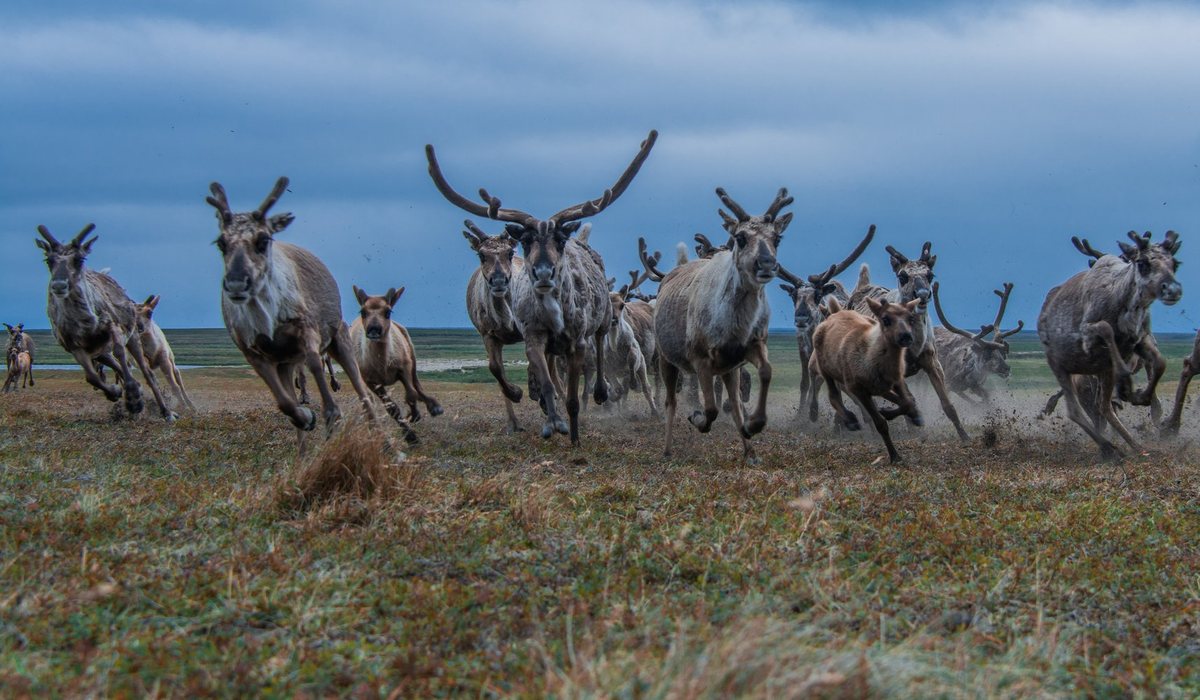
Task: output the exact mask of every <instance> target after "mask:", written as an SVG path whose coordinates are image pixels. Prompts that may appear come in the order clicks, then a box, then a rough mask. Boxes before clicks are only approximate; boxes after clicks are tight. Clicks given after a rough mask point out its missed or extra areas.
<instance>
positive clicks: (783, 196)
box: [763, 187, 796, 221]
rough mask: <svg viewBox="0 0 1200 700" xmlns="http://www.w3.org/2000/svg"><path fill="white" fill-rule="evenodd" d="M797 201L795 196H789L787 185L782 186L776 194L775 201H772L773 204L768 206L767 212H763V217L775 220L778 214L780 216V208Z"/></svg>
mask: <svg viewBox="0 0 1200 700" xmlns="http://www.w3.org/2000/svg"><path fill="white" fill-rule="evenodd" d="M794 201H796V200H795V198H794V197H789V196H788V191H787V188H786V187H780V188H779V192H778V193H777V194H776V195H775V201H774V202H771V206H769V207H767V213H766V214H763V218H764V219H766V220H767V221H774V220H775V217H776V216H779V210H780V209H783V208H784V207H786V206H787V205H789V204H791V203H792V202H794Z"/></svg>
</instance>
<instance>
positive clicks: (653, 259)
mask: <svg viewBox="0 0 1200 700" xmlns="http://www.w3.org/2000/svg"><path fill="white" fill-rule="evenodd" d="M638 257H639V258H640V259H641V261H642V267H644V268H646V273H647V277H648V279H650V280H651V281H652V282H661V281H662V278H664V277H666V274H665V273H663V272H662V271H660V270H659V269H658V268H657V267H655V264H656V263H657V262H658V261H659V260H661V259H662V253H661V252H659V251H657V250H656V251H654V255H646V239H645V238H638Z"/></svg>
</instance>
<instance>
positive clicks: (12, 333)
mask: <svg viewBox="0 0 1200 700" xmlns="http://www.w3.org/2000/svg"><path fill="white" fill-rule="evenodd" d="M4 327H5V328H7V329H8V344H7V345H6V346H5V347H4V355H5V356H6V357H7V356H8V353H10V352H12V349H13V348H16V349H17V352H27V353H29V386H33V362H34V360H35V359H36V354H35V349H36V348H35V343H34V342H33V338H32V337H31V336H30V335H29V334H28V333H26V332H25V324H24V323H18V324H17V325H15V326H10V325H8V324H7V323H6V324H4Z"/></svg>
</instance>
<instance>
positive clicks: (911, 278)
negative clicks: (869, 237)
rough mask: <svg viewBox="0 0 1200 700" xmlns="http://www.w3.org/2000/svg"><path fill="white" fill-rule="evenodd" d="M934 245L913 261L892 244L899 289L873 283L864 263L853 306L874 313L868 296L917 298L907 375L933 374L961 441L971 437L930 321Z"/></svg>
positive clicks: (890, 252)
mask: <svg viewBox="0 0 1200 700" xmlns="http://www.w3.org/2000/svg"><path fill="white" fill-rule="evenodd" d="M932 247H933V244H932V243H930V242H929V241H926V242H925V245H923V246H921V257H919V258H917V259H916V260H910V259H908V258H907V257H905V256H904V255H903V254H901V253H900V251H898V250H896V249H895V248H893V247H892V246H887V248H886V250H887V252H888V255H889V256H890V258H891V264H892V272H894V273H895V274H896V282H897V284H898V286H897V287H896V289H888V288H886V287H881V286H879V285H876V284H872V283H871V270H870V268H869V267H868V266H867V265H866V264H865V263H864V264H863V266H862V267H861V268H859V272H858V283H857V284H856V285H855V286H854V290H853V291H851V292H850V308H852V309H854V310H855V311H857V312H859V313H861V314H864V315H866V314H870V313H871V309H870V307H869V306H868V305H867V299H876V300H886V301H890V302H893V303H896V302H899V303H902V304H907V303H908V302H910V301H913V300H917V301H919V302H920V304H918V305H917V322H916V324H915V325H914V326H913V344H912V345H910V346H908V348H907V349H906V350H905V352H906V357H905V370H904V371H905V372H906V374H905V376H906V377H911V376H913V375H914V374H916V373H917V372H920V371H924V372H925V374H926V375H928V377H929V383H930V384H932V385H933V390H934V391H935V392H937V396H938V400H939V401H941V404H942V412H943V413H945V414H946V417H947V418H949V419H950V422H951V423H952V424H953V425H954V430H955V432H957V433H958V437H959V439H960V440H964V441H965V440H967V439H968V437H967V431H966V430H963V427H962V422H961V421H960V420H959V419H958V411H956V410H955V409H954V403H953V402H951V401H950V394H949V392H948V391H947V389H946V374H945V371H944V370H943V369H942V363H941V360H940V359H939V358H938V349H937V345H936V341H935V339H934V333H933V323H932V322H930V320H929V297H930V294H931V289H930V285H932V284H933V266H934V265H935V264H936V263H937V256H936V255H931V254H930V250H931V249H932Z"/></svg>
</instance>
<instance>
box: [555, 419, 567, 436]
mask: <svg viewBox="0 0 1200 700" xmlns="http://www.w3.org/2000/svg"><path fill="white" fill-rule="evenodd" d="M554 429H555V430H556V431H558V432H559V433H561V434H563V435H570V434H571V429H570V428H569V427H567V424H566V423H565V422H563V421H562V420H557V421H554Z"/></svg>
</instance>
